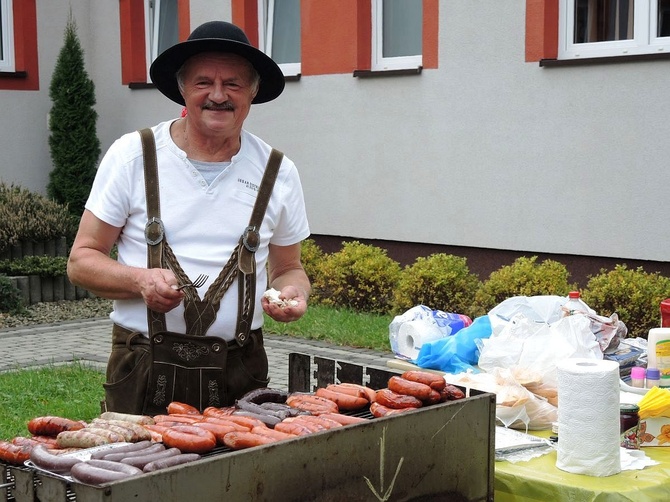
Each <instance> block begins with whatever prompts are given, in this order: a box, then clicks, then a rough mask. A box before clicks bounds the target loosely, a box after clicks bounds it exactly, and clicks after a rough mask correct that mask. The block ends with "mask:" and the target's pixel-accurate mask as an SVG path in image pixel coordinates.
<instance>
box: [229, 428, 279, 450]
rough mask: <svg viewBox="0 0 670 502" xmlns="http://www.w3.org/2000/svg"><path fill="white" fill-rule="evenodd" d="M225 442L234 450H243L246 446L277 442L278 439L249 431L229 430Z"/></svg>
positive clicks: (251, 446)
mask: <svg viewBox="0 0 670 502" xmlns="http://www.w3.org/2000/svg"><path fill="white" fill-rule="evenodd" d="M223 440H224V444H225V445H226V446H227V447H228V448H230V449H232V450H242V449H245V448H253V447H254V446H261V445H264V444H270V443H276V442H277V441H278V440H277V439H274V438H271V437H268V436H261V435H260V434H255V433H253V432H251V431H248V432H239V431H238V432H229V433H228V434H226V436H225V437H224V438H223Z"/></svg>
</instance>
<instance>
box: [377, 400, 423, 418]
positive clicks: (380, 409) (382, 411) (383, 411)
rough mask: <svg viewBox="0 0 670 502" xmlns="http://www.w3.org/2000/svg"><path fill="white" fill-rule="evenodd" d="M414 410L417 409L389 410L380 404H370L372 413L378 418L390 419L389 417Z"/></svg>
mask: <svg viewBox="0 0 670 502" xmlns="http://www.w3.org/2000/svg"><path fill="white" fill-rule="evenodd" d="M414 409H416V408H389V407H387V406H384V405H383V404H380V403H378V402H374V403H372V404H370V413H372V415H373V416H374V417H376V418H381V417H388V416H389V415H396V414H398V413H404V412H406V411H410V410H414Z"/></svg>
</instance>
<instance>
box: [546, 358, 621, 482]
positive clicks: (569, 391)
mask: <svg viewBox="0 0 670 502" xmlns="http://www.w3.org/2000/svg"><path fill="white" fill-rule="evenodd" d="M556 369H557V378H558V447H557V453H556V467H558V468H559V469H562V470H564V471H567V472H572V473H575V474H586V475H589V476H599V477H600V476H611V475H613V474H617V473H618V472H621V456H620V454H619V449H620V425H619V423H620V422H619V365H618V363H616V362H614V361H604V360H599V359H582V358H575V359H567V360H565V361H562V362H560V363H559V364H557V365H556Z"/></svg>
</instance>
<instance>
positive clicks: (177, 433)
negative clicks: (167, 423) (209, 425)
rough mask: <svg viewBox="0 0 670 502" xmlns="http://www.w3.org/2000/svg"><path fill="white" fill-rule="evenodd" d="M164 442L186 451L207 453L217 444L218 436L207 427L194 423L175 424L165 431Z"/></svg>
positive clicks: (171, 446) (168, 445)
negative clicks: (194, 424) (196, 425)
mask: <svg viewBox="0 0 670 502" xmlns="http://www.w3.org/2000/svg"><path fill="white" fill-rule="evenodd" d="M163 443H164V444H165V446H167V447H169V448H179V449H180V450H181V451H182V452H184V453H206V452H208V451H211V450H213V449H214V447H215V446H216V437H215V436H214V434H213V433H212V432H210V431H208V430H207V429H202V428H199V427H194V426H192V425H175V426H174V427H170V428H169V429H168V430H166V431H165V432H164V433H163Z"/></svg>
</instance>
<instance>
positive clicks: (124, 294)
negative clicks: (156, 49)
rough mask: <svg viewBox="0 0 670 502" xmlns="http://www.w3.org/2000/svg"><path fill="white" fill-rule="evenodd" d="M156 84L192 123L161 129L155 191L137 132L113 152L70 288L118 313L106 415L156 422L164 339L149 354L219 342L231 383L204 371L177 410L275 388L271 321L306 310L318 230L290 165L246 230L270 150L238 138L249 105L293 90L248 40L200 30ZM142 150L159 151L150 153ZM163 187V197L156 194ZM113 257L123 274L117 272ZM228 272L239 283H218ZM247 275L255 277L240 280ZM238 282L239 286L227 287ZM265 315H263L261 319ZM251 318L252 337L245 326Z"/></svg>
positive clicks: (156, 76) (222, 29)
mask: <svg viewBox="0 0 670 502" xmlns="http://www.w3.org/2000/svg"><path fill="white" fill-rule="evenodd" d="M150 74H151V78H152V81H153V82H154V84H155V85H156V87H157V88H158V89H159V90H160V91H161V92H162V93H163V94H164V95H166V96H167V97H168V98H170V99H171V100H173V101H175V102H176V103H179V104H182V105H184V106H185V107H186V114H185V116H184V117H182V118H179V119H175V120H171V121H168V122H164V123H161V124H158V125H156V126H155V127H153V128H152V132H153V134H152V135H151V136H153V138H155V155H156V159H157V179H156V180H154V181H153V182H151V180H152V178H151V176H150V175H149V174H146V175H145V171H144V162H145V160H146V159H148V158H149V157H148V156H147V155H146V154H143V143H142V142H141V140H140V135H139V134H138V133H137V132H133V133H130V134H126V135H124V136H123V137H121V138H120V139H118V140H117V141H116V142H115V143H114V144H113V145H112V146H111V147H110V149H109V150H108V152H107V153H106V154H105V156H104V158H103V159H102V161H101V163H100V167H99V169H98V173H97V176H96V179H95V182H94V184H93V187H92V190H91V194H90V197H89V200H88V202H87V204H86V209H85V211H84V214H83V215H82V218H81V222H80V226H79V231H78V233H77V236H76V238H75V241H74V245H73V247H72V251H71V254H70V258H69V262H68V275H69V278H70V280H71V281H72V282H73V283H74V284H76V285H79V286H82V287H84V288H86V289H88V290H90V291H92V292H94V293H95V294H97V295H98V296H101V297H104V298H110V299H113V300H115V302H114V310H113V312H112V314H111V318H112V320H113V321H114V331H113V348H112V355H111V356H110V360H109V363H108V368H107V383H106V384H105V389H106V401H107V408H108V409H109V410H113V411H125V412H130V413H141V412H147V411H148V410H150V409H151V405H150V403H149V402H150V401H151V400H153V404H154V405H156V406H159V408H158V409H159V410H160V409H162V406H163V404H164V402H165V399H166V397H165V395H161V396H160V399H158V400H157V396H159V394H161V393H162V394H165V387H164V385H165V380H164V375H160V376H159V377H158V380H157V381H155V382H153V383H151V382H150V383H149V384H147V383H146V382H147V380H148V379H149V380H151V378H154V379H155V377H156V375H157V374H158V373H159V371H158V370H157V366H156V363H155V362H154V364H153V367H152V364H151V359H152V357H153V358H154V359H155V358H156V351H157V350H158V349H159V347H158V346H157V345H156V344H155V343H154V342H155V341H156V340H159V339H158V338H157V339H155V340H154V339H152V342H151V343H152V344H151V345H150V344H149V338H150V336H151V335H152V334H155V333H156V332H162V331H161V329H162V330H165V331H166V332H171V333H189V334H194V335H209V336H216V337H219V338H221V339H223V340H224V343H223V345H224V346H225V347H224V348H223V349H221V344H220V343H218V342H217V343H216V344H214V345H212V347H214V348H213V349H212V351H213V352H219V351H221V350H223V351H224V352H227V358H225V357H224V362H222V363H218V366H217V367H220V369H221V371H222V372H223V373H224V374H225V381H224V383H223V384H222V383H221V381H220V380H217V378H218V377H217V378H215V377H211V378H210V379H209V380H207V378H209V377H208V376H207V371H205V372H204V373H203V370H202V369H200V371H199V373H198V375H197V377H196V379H199V380H207V381H206V382H205V384H207V382H209V387H208V388H207V389H194V388H193V386H192V385H191V384H190V383H188V385H187V383H186V381H187V380H189V381H190V379H191V378H192V376H188V375H187V376H183V375H182V376H179V377H178V378H176V380H177V381H175V382H173V383H168V390H169V392H168V394H169V395H168V396H167V399H168V400H169V399H172V398H174V396H175V395H181V396H184V395H186V396H187V397H183V398H182V400H184V401H190V404H193V405H195V406H197V407H200V408H201V409H202V408H204V407H206V406H208V405H212V404H214V405H224V404H231V403H232V402H234V399H236V398H239V397H240V396H241V395H242V394H243V393H245V392H246V391H248V390H251V389H253V388H258V387H263V386H266V385H267V384H268V380H267V356H266V354H265V350H264V349H263V343H262V334H261V331H260V328H261V326H262V324H263V315H262V312H263V311H265V312H266V313H267V314H268V315H269V316H270V317H272V318H273V319H275V320H277V321H280V322H290V321H295V320H297V319H299V318H300V317H301V316H302V315H303V314H304V313H305V312H306V310H307V297H308V293H309V290H310V284H309V280H308V278H307V276H306V274H305V272H304V270H303V268H302V265H301V262H300V242H301V241H302V240H304V239H305V238H306V237H308V235H309V228H308V223H307V218H306V215H305V205H304V199H303V194H302V187H301V185H300V180H299V177H298V173H297V170H296V168H295V165H294V164H293V163H292V162H291V161H290V160H289V159H287V158H286V157H284V158H283V159H282V160H281V164H280V167H279V172H278V174H277V178H276V182H275V183H274V188H272V191H271V195H270V197H269V201H268V203H267V209H266V210H265V213H261V216H262V223H261V224H260V225H259V227H258V228H252V227H253V226H252V225H250V217H251V214H252V209H253V207H254V204H255V203H256V200H257V199H258V198H260V197H259V196H258V194H259V191H261V189H260V188H259V187H260V186H261V181H262V179H263V174H264V172H265V171H266V164H267V163H268V158H269V157H270V152H271V150H272V149H271V147H270V146H269V145H267V144H266V143H265V142H263V141H262V140H261V139H260V138H258V137H256V136H254V135H253V134H251V133H250V132H248V131H246V130H245V129H244V128H243V125H244V120H245V119H246V117H247V115H248V114H249V111H250V108H251V105H252V103H263V102H267V101H271V100H273V99H275V98H276V97H277V96H279V95H280V94H281V92H282V91H283V89H284V77H283V74H282V72H281V70H280V69H279V67H278V66H277V65H276V64H275V63H274V61H272V59H270V58H269V57H268V56H266V55H265V54H264V53H263V52H261V51H259V50H258V49H256V48H254V47H253V46H251V45H250V43H249V41H248V39H247V37H246V35H245V34H244V33H243V32H242V30H240V29H239V28H238V27H236V26H234V25H232V24H230V23H226V22H219V21H213V22H209V23H205V24H203V25H202V26H200V27H198V28H196V29H195V30H194V31H193V33H191V35H190V36H189V38H188V39H187V40H186V41H185V42H182V43H179V44H177V45H175V46H173V47H171V48H169V49H167V50H166V51H165V52H163V53H162V54H161V55H160V56H158V58H156V60H155V61H154V63H153V64H152V66H151V70H150ZM144 148H147V149H148V150H149V151H153V147H147V146H146V144H145V146H144ZM147 162H148V161H147ZM147 172H149V171H147ZM145 182H147V183H148V185H147V186H145ZM156 185H157V186H158V187H159V189H157V192H156V193H155V195H154V192H150V188H148V187H150V186H156ZM147 194H148V195H147ZM147 196H148V197H149V198H148V199H147ZM154 200H155V201H157V202H156V206H157V209H156V213H155V214H154V213H153V212H152V215H151V217H150V215H149V210H148V209H147V207H148V206H147V202H148V201H154ZM152 211H153V210H152ZM245 229H246V230H245ZM241 236H242V237H241ZM250 242H251V244H249V243H250ZM115 244H116V245H117V247H118V260H114V259H112V258H110V252H111V251H112V248H113V246H114V245H115ZM161 246H162V247H161ZM256 247H257V249H255V248H256ZM156 248H158V249H159V251H158V258H157V259H155V260H154V261H153V262H152V261H149V266H148V267H147V260H148V256H150V253H151V251H150V249H156ZM148 252H149V254H148ZM238 254H239V256H240V257H239V259H238V258H236V257H237V256H238ZM231 256H232V258H231ZM249 256H251V258H249ZM245 257H246V258H245ZM229 259H230V262H231V264H232V266H234V271H235V272H236V274H237V275H236V274H230V273H229V274H228V275H227V276H226V277H225V278H224V277H218V278H217V276H219V274H220V273H221V271H222V269H223V268H224V266H226V264H227V263H228V262H229ZM245 259H246V260H249V261H248V263H251V266H253V265H255V274H256V275H255V282H254V281H251V283H250V284H249V287H246V289H245V286H244V284H246V283H245V281H244V280H242V279H241V277H253V274H252V275H251V276H249V275H248V274H249V267H250V265H243V262H244V260H245ZM238 261H239V269H240V271H241V270H243V269H246V274H247V275H245V276H241V275H239V272H238V271H237V269H238ZM266 265H267V267H266ZM201 275H203V276H207V278H208V279H207V281H206V282H205V284H204V285H201V286H200V287H196V286H198V284H196V285H195V286H193V285H191V286H189V285H188V284H190V283H193V282H195V279H196V277H198V276H201ZM222 275H223V274H222ZM230 278H236V280H234V281H233V282H232V284H231V280H230ZM268 286H269V287H271V288H274V289H275V290H278V291H279V292H280V294H279V298H280V299H281V300H283V301H281V302H277V301H276V300H277V299H276V298H275V299H274V300H275V301H272V302H270V301H268V299H267V298H266V296H267V295H263V292H264V291H265V290H266V289H267V288H268ZM238 290H239V292H240V294H239V295H238ZM243 291H244V293H243ZM201 294H202V295H204V297H203V298H202V299H201ZM245 295H246V296H245ZM249 305H250V306H251V309H249ZM258 306H262V310H261V309H260V308H254V307H258ZM242 311H244V314H242V313H241V312H242ZM244 315H246V316H247V318H246V319H247V324H248V326H246V329H245V327H244V322H242V321H241V320H240V319H242V318H243V317H244ZM150 322H151V323H152V327H151V328H150V327H149V323H150ZM156 322H158V323H157V324H155V323H156ZM210 323H211V325H210ZM241 326H242V327H241ZM208 338H209V337H208ZM200 339H202V338H201V337H198V340H200ZM160 340H163V338H162V337H161V338H160ZM185 343H186V346H189V344H190V341H188V342H185ZM175 344H177V342H173V345H174V346H175V347H176V346H177V345H179V344H177V345H175ZM179 346H183V344H181V345H179ZM175 350H176V349H175ZM198 350H199V351H200V352H202V351H205V352H206V351H208V350H209V349H207V348H205V349H202V348H199V349H198ZM203 375H205V376H203ZM161 378H163V380H161ZM205 384H203V385H205ZM156 385H158V387H156ZM161 385H163V387H161ZM170 385H174V386H175V388H172V387H170ZM180 385H186V386H187V388H186V390H184V389H181V391H182V394H179V393H177V390H179V389H177V387H179V386H180ZM222 385H223V387H225V388H223V389H222V388H220V387H221V386H222ZM184 392H185V393H186V394H184ZM148 403H149V404H148ZM159 403H160V404H159Z"/></svg>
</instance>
